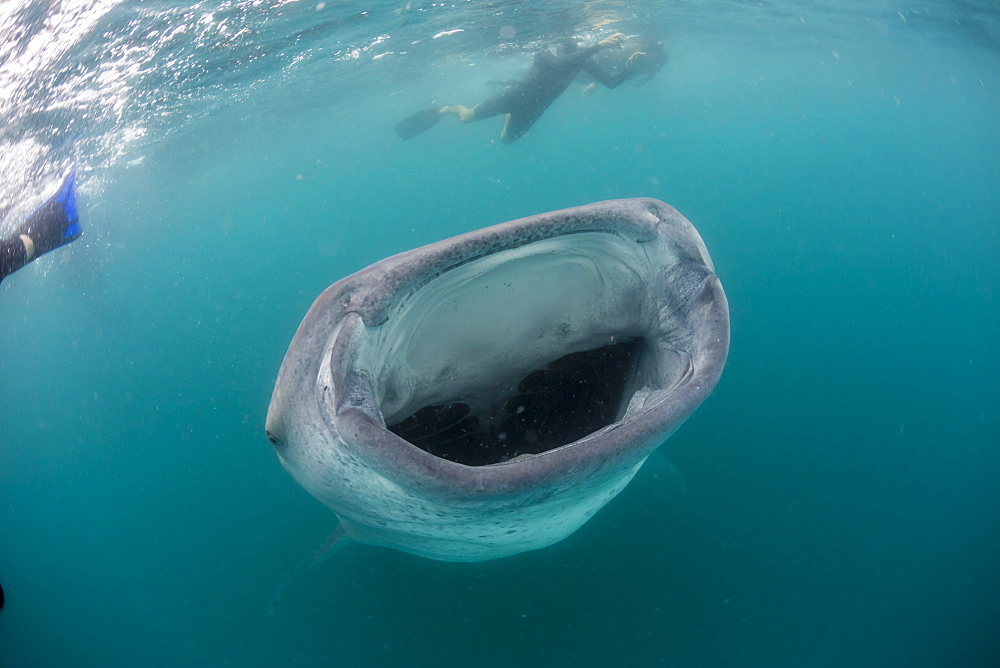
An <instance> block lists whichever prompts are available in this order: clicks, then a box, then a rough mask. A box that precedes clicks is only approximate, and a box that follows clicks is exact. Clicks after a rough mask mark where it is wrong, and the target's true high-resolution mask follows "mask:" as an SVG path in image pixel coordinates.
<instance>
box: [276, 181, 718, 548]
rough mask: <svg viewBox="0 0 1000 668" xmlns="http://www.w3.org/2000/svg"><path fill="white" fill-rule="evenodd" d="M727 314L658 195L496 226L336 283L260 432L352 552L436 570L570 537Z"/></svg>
mask: <svg viewBox="0 0 1000 668" xmlns="http://www.w3.org/2000/svg"><path fill="white" fill-rule="evenodd" d="M728 350H729V309H728V305H727V302H726V296H725V293H724V292H723V290H722V285H721V284H720V282H719V279H718V278H717V277H716V275H715V273H714V267H713V265H712V261H711V259H710V257H709V255H708V251H707V250H706V248H705V245H704V243H703V242H702V240H701V237H700V236H699V235H698V233H697V231H696V230H695V228H694V227H693V226H692V225H691V223H690V222H688V220H687V219H686V218H684V217H683V216H682V215H681V214H680V213H678V212H677V211H676V210H675V209H673V208H672V207H670V206H668V205H666V204H664V203H662V202H659V201H657V200H652V199H630V200H614V201H607V202H598V203H595V204H590V205H587V206H581V207H576V208H571V209H565V210H562V211H555V212H550V213H544V214H539V215H535V216H530V217H528V218H522V219H520V220H515V221H511V222H507V223H503V224H500V225H494V226H492V227H487V228H484V229H481V230H478V231H475V232H470V233H468V234H463V235H460V236H457V237H454V238H452V239H447V240H445V241H440V242H438V243H433V244H430V245H428V246H424V247H422V248H417V249H414V250H411V251H407V252H404V253H401V254H399V255H396V256H393V257H390V258H387V259H385V260H382V261H380V262H377V263H375V264H373V265H371V266H369V267H367V268H365V269H363V270H361V271H359V272H357V273H355V274H353V275H351V276H348V277H347V278H344V279H343V280H340V281H338V282H336V283H334V284H333V285H331V286H330V287H329V288H328V289H327V290H326V291H324V292H323V293H322V294H321V295H320V296H319V298H318V299H317V300H316V301H315V303H314V304H313V305H312V308H310V310H309V312H308V313H307V314H306V316H305V318H304V320H303V321H302V323H301V325H300V326H299V328H298V331H297V332H296V334H295V336H294V338H293V339H292V342H291V345H290V346H289V348H288V351H287V353H286V355H285V359H284V362H283V363H282V365H281V369H280V371H279V373H278V378H277V382H276V384H275V388H274V393H273V395H272V398H271V405H270V408H269V410H268V415H267V424H266V430H267V436H268V438H269V439H270V440H271V442H272V443H273V444H274V447H275V450H276V452H277V454H278V457H279V459H280V460H281V463H282V464H283V465H284V467H285V468H286V469H287V470H288V471H289V473H291V475H292V476H293V477H294V478H295V480H296V481H298V483H299V484H300V485H302V486H303V487H304V488H305V489H306V490H308V491H309V492H310V493H311V494H312V495H313V496H315V497H316V498H317V499H319V500H320V501H322V502H323V503H324V504H326V505H327V506H328V507H329V508H330V509H331V510H333V512H334V513H336V515H337V516H338V517H339V519H340V522H341V525H340V529H341V530H342V532H343V534H344V535H346V536H348V537H350V538H353V539H354V540H357V541H359V542H362V543H368V544H372V545H381V546H385V547H390V548H395V549H397V550H402V551H405V552H409V553H412V554H417V555H421V556H424V557H428V558H431V559H439V560H444V561H480V560H486V559H494V558H498V557H504V556H508V555H513V554H517V553H520V552H525V551H528V550H534V549H539V548H542V547H546V546H548V545H551V544H553V543H555V542H557V541H559V540H562V539H563V538H565V537H566V536H568V535H570V534H571V533H573V532H574V531H575V530H576V529H578V528H579V527H580V526H582V525H583V523H584V522H586V521H587V520H588V519H589V518H590V517H591V516H593V515H594V513H596V512H597V511H598V510H599V509H600V508H601V507H603V506H604V505H605V504H606V503H607V502H608V501H610V500H611V499H612V498H614V497H615V495H616V494H618V493H619V492H620V491H621V490H622V489H623V488H624V487H625V485H627V484H628V482H629V481H630V480H631V479H632V477H633V476H634V475H635V474H636V472H637V471H638V470H639V468H640V467H641V466H642V464H643V462H644V461H645V460H646V458H647V457H648V456H649V455H650V453H652V452H653V451H654V450H655V449H656V448H657V447H658V446H659V445H660V444H662V443H663V442H664V441H665V440H666V439H667V438H668V437H669V436H670V435H671V434H672V433H673V432H674V431H676V430H677V428H678V427H680V425H681V424H682V423H683V422H684V420H685V419H687V418H688V417H689V416H690V415H691V414H692V413H693V412H694V410H695V409H696V408H697V407H698V406H699V405H700V404H701V403H702V401H704V400H705V398H706V397H707V396H708V395H709V393H711V392H712V390H713V388H714V387H715V385H716V383H717V382H718V380H719V377H720V375H721V373H722V369H723V366H724V365H725V361H726V356H727V354H728Z"/></svg>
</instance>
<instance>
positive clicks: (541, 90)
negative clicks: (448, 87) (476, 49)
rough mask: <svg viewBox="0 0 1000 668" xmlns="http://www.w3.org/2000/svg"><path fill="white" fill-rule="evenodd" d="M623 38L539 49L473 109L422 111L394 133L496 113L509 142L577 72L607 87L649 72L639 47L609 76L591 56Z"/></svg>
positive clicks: (414, 133)
mask: <svg viewBox="0 0 1000 668" xmlns="http://www.w3.org/2000/svg"><path fill="white" fill-rule="evenodd" d="M624 41H625V35H623V34H622V33H620V32H619V33H615V34H613V35H611V36H610V37H605V38H604V39H602V40H601V41H600V42H598V43H597V44H594V45H592V46H588V47H583V48H580V47H579V46H578V45H577V43H576V40H573V39H569V40H565V41H564V42H562V44H561V47H562V48H561V52H560V53H559V54H558V55H554V54H552V53H551V52H549V51H539V52H537V53H536V54H535V56H534V62H533V64H532V66H531V70H529V71H528V74H527V75H526V76H525V77H524V79H522V80H514V81H511V82H505V83H504V85H505V86H506V87H505V88H504V90H503V91H502V92H500V93H499V94H497V95H494V96H493V97H491V98H488V99H486V100H484V101H482V102H480V103H479V104H477V105H476V106H475V107H473V108H472V109H469V108H468V107H463V106H461V105H446V106H443V107H431V108H429V109H423V110H421V111H418V112H417V113H415V114H413V115H412V116H408V117H407V118H404V119H403V120H402V121H400V122H399V123H398V124H397V125H396V133H397V134H398V135H399V136H400V138H401V139H412V138H414V137H416V136H417V135H418V134H420V133H421V132H424V131H425V130H428V129H430V128H431V127H433V126H434V125H436V124H437V122H438V121H439V120H440V119H441V117H443V116H447V115H451V116H455V117H457V118H458V119H459V120H460V121H462V122H463V123H471V122H474V121H481V120H483V119H484V118H490V117H492V116H496V115H498V114H506V115H507V118H506V120H505V121H504V125H503V132H501V134H500V139H501V140H502V141H503V142H504V143H505V144H509V143H511V142H513V141H515V140H517V139H519V138H520V137H521V136H522V135H524V133H525V132H527V131H528V129H529V128H531V126H532V125H534V123H535V121H537V120H538V118H539V117H540V116H541V115H542V113H543V112H544V111H545V110H546V109H548V107H549V105H551V104H552V103H553V102H554V101H555V100H556V98H558V97H559V96H560V95H562V93H563V92H564V91H565V90H566V89H567V88H569V85H570V84H571V83H573V80H574V79H576V77H577V75H579V74H580V72H586V73H587V74H589V75H591V76H592V77H593V78H594V79H596V80H597V81H598V82H600V83H601V84H603V85H604V86H606V87H607V88H616V87H617V86H620V85H621V84H622V83H624V82H625V81H626V80H627V79H628V78H629V77H630V76H632V75H633V74H636V73H640V72H646V71H648V70H649V69H650V68H649V62H648V61H649V60H650V59H649V55H648V54H647V53H645V52H643V51H635V52H633V53H632V54H631V55H630V56H629V58H628V60H627V61H626V62H625V66H624V68H623V69H622V70H621V71H620V72H617V73H616V74H609V73H608V72H606V71H605V70H604V69H603V68H602V67H601V66H600V65H599V64H598V63H597V62H596V61H594V59H593V58H592V56H593V55H594V54H596V53H597V52H599V51H601V50H603V49H619V48H621V46H622V43H623V42H624ZM657 69H658V68H657Z"/></svg>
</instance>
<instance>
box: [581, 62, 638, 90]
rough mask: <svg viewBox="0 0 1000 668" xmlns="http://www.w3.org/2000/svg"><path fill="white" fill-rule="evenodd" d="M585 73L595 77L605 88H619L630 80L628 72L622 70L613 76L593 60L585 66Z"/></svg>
mask: <svg viewBox="0 0 1000 668" xmlns="http://www.w3.org/2000/svg"><path fill="white" fill-rule="evenodd" d="M583 71H584V72H586V73H587V74H589V75H590V76H592V77H594V79H596V80H597V81H598V82H599V83H600V84H601V85H603V86H604V87H605V88H617V87H618V86H621V85H622V84H623V83H625V80H626V79H628V75H629V72H628V70H621V71H620V72H615V73H614V74H611V73H610V72H608V71H607V70H605V69H604V68H603V67H601V66H600V65H598V64H597V63H596V62H595V61H593V60H588V61H587V62H586V63H584V65H583Z"/></svg>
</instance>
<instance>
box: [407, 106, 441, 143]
mask: <svg viewBox="0 0 1000 668" xmlns="http://www.w3.org/2000/svg"><path fill="white" fill-rule="evenodd" d="M439 109H440V107H430V108H428V109H421V110H420V111H418V112H417V113H415V114H412V115H410V116H407V117H406V118H404V119H403V120H401V121H400V122H399V123H396V134H398V135H399V138H400V139H413V138H414V137H416V136H417V135H418V134H420V133H421V132H424V131H425V130H430V129H431V128H432V127H434V126H435V125H437V122H438V121H440V120H441V114H440V113H438V110H439Z"/></svg>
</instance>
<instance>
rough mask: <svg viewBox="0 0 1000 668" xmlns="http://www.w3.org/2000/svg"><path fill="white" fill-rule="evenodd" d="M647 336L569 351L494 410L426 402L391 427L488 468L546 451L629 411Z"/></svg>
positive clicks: (446, 455)
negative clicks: (629, 392)
mask: <svg viewBox="0 0 1000 668" xmlns="http://www.w3.org/2000/svg"><path fill="white" fill-rule="evenodd" d="M643 349H644V340H643V339H642V338H634V339H631V340H623V341H619V342H616V343H613V344H610V345H605V346H602V347H600V348H595V349H593V350H587V351H583V352H576V353H570V354H568V355H564V356H562V357H560V358H559V359H557V360H555V361H553V362H550V363H549V364H546V365H545V366H543V367H542V368H539V369H536V370H534V371H532V372H531V373H529V374H527V375H526V376H525V377H524V378H522V379H521V381H520V382H519V383H518V384H517V390H516V392H515V393H514V394H513V395H510V394H509V393H506V394H505V395H504V396H498V397H497V403H496V406H495V407H494V410H492V411H490V414H489V415H477V414H474V413H473V412H472V411H471V409H470V407H469V405H468V404H466V403H464V402H462V401H461V399H456V400H455V401H453V402H450V403H445V404H436V405H431V406H425V407H423V408H421V409H419V410H417V411H416V412H415V413H413V414H412V415H410V416H409V417H407V418H406V419H404V420H402V421H400V422H397V423H395V424H392V425H389V427H388V428H389V430H390V431H392V432H394V433H395V434H397V435H398V436H400V437H402V438H404V439H406V440H407V441H409V442H410V443H412V444H413V445H416V446H417V447H419V448H421V449H423V450H426V451H427V452H429V453H431V454H432V455H436V456H438V457H441V458H443V459H447V460H450V461H453V462H458V463H460V464H467V465H470V466H484V465H488V464H498V463H501V462H505V461H508V460H510V459H513V458H514V457H518V456H520V455H530V454H538V453H542V452H546V451H548V450H552V449H554V448H558V447H560V446H563V445H566V444H568V443H572V442H574V441H576V440H578V439H580V438H583V437H584V436H587V435H588V434H591V433H593V432H595V431H598V430H600V429H603V428H604V427H606V426H608V425H610V424H612V423H613V422H614V421H615V420H617V419H619V416H620V415H621V414H622V413H624V411H625V408H627V406H628V402H629V399H630V398H631V397H630V396H625V394H626V389H627V388H629V387H631V386H632V383H630V380H631V379H632V376H633V373H634V370H635V368H636V365H637V363H638V359H639V356H640V355H641V354H642V351H643Z"/></svg>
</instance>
